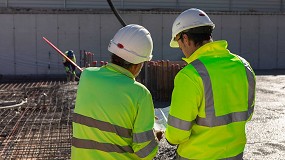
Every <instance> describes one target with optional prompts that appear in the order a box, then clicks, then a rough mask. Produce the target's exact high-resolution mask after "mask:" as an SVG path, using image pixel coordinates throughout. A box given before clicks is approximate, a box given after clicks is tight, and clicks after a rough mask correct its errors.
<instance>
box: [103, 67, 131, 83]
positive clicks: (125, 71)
mask: <svg viewBox="0 0 285 160" xmlns="http://www.w3.org/2000/svg"><path fill="white" fill-rule="evenodd" d="M105 67H106V68H108V69H110V70H113V71H116V72H119V73H121V74H124V75H126V76H127V77H129V78H131V79H135V76H134V75H133V74H132V73H131V72H130V71H128V70H127V69H125V68H123V67H121V66H118V65H116V64H114V63H108V64H106V65H105Z"/></svg>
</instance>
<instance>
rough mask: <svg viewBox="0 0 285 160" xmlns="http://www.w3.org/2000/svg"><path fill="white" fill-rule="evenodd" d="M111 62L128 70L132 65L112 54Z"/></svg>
mask: <svg viewBox="0 0 285 160" xmlns="http://www.w3.org/2000/svg"><path fill="white" fill-rule="evenodd" d="M111 62H112V63H114V64H116V65H118V66H121V67H123V68H125V69H129V68H131V67H132V66H133V65H134V64H132V63H130V62H128V61H126V60H124V59H123V58H121V57H119V56H117V55H115V54H113V53H112V55H111Z"/></svg>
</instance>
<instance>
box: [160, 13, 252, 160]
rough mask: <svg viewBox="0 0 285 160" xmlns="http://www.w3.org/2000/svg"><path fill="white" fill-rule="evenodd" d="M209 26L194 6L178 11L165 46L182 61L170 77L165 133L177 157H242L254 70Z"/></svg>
mask: <svg viewBox="0 0 285 160" xmlns="http://www.w3.org/2000/svg"><path fill="white" fill-rule="evenodd" d="M214 27H215V25H214V23H213V22H212V21H211V19H210V18H209V17H208V15H207V14H206V13H205V12H203V11H202V10H199V9H194V8H192V9H188V10H186V11H184V12H182V13H181V14H180V15H179V16H178V17H177V18H176V20H175V21H174V23H173V26H172V38H171V41H170V46H171V47H173V48H178V47H179V48H180V49H181V50H182V52H183V53H184V55H185V58H183V59H184V60H185V61H186V62H187V63H188V65H187V66H185V67H184V68H183V69H182V70H180V71H179V72H178V74H177V75H176V77H175V80H174V89H173V92H172V98H171V105H170V111H169V116H168V125H167V128H166V132H165V137H166V139H167V141H168V142H169V143H170V144H173V145H178V147H177V158H178V159H183V160H184V159H242V158H243V151H244V147H245V144H246V134H245V125H246V122H247V121H249V120H250V119H251V117H252V114H253V109H254V102H255V74H254V72H253V70H252V68H251V67H250V65H249V63H248V62H247V61H246V60H245V59H243V58H242V57H240V56H238V55H236V54H233V53H231V52H230V51H229V50H228V49H227V42H226V41H225V40H220V41H213V39H212V31H213V29H214Z"/></svg>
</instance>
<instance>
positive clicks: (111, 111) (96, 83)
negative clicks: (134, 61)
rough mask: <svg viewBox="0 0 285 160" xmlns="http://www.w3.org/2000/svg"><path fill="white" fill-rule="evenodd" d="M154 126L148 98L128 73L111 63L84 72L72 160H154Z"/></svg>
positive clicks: (151, 106)
mask: <svg viewBox="0 0 285 160" xmlns="http://www.w3.org/2000/svg"><path fill="white" fill-rule="evenodd" d="M153 124H154V106H153V102H152V97H151V94H150V92H149V91H148V90H147V88H146V87H145V86H143V85H142V84H140V83H139V82H137V81H135V78H134V76H133V75H132V74H131V72H129V71H128V70H126V69H124V68H122V67H120V66H117V65H115V64H112V63H108V64H107V65H106V66H103V67H101V68H98V67H89V68H86V69H85V70H84V71H83V72H82V74H81V77H80V81H79V86H78V90H77V97H76V103H75V109H74V114H73V137H72V148H71V159H74V160H77V159H78V160H81V159H84V160H90V159H100V160H101V159H106V160H113V159H116V160H122V159H124V160H125V159H126V160H127V159H130V160H135V159H153V157H155V155H156V152H157V150H158V144H157V142H156V141H155V137H154V133H153V130H152V128H153Z"/></svg>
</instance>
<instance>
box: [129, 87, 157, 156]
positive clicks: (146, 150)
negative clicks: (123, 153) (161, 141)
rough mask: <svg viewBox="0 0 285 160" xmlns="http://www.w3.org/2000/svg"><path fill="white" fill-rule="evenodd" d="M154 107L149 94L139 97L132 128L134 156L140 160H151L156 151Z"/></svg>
mask: <svg viewBox="0 0 285 160" xmlns="http://www.w3.org/2000/svg"><path fill="white" fill-rule="evenodd" d="M153 124H154V106H153V102H152V97H151V95H150V93H149V92H148V93H146V94H145V95H143V96H141V97H140V100H139V103H138V110H137V116H136V119H135V123H134V128H133V145H132V148H133V150H134V152H135V154H136V155H137V156H138V157H139V158H140V159H149V160H151V159H153V158H154V157H155V155H156V153H157V151H158V144H157V141H156V140H155V137H154V133H153Z"/></svg>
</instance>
